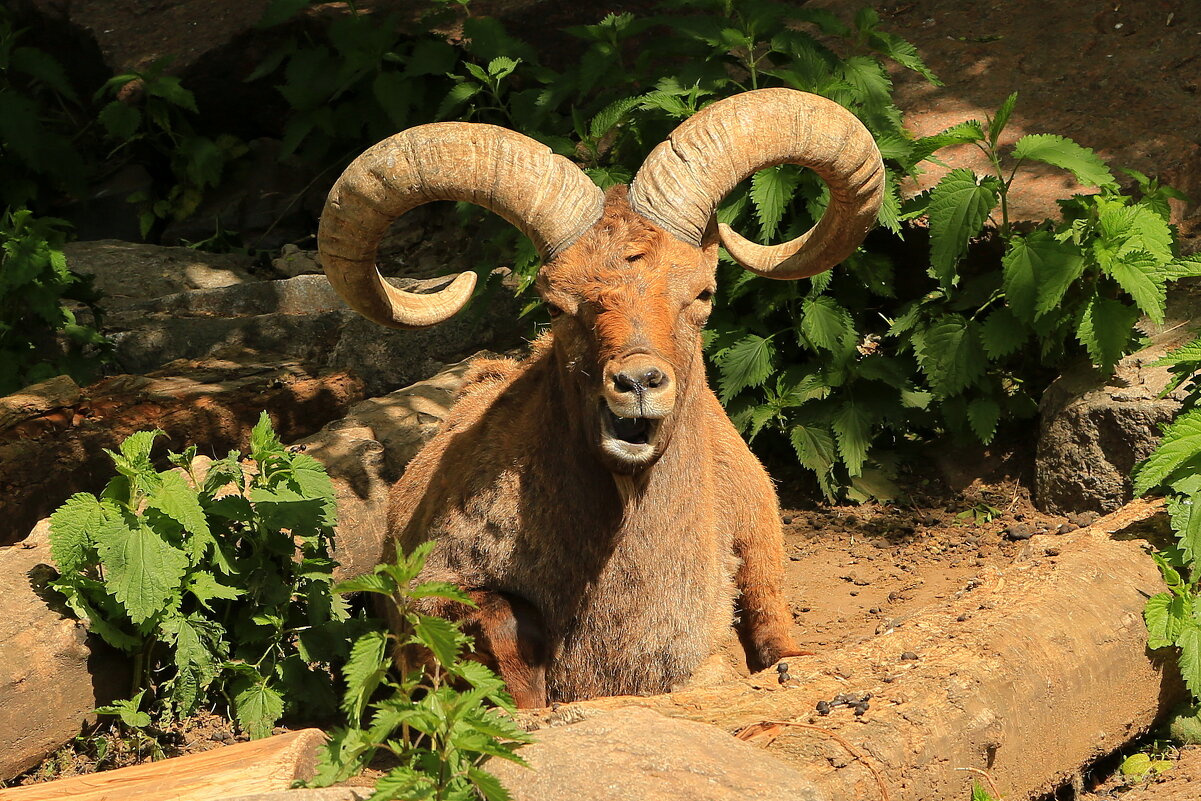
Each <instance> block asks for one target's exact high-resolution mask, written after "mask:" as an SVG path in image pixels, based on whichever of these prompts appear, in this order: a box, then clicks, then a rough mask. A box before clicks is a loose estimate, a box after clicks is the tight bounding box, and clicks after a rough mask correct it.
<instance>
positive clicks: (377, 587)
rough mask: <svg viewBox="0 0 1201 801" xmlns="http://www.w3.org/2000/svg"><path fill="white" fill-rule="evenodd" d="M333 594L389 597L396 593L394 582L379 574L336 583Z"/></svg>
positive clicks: (370, 574)
mask: <svg viewBox="0 0 1201 801" xmlns="http://www.w3.org/2000/svg"><path fill="white" fill-rule="evenodd" d="M334 592H338V593H347V592H374V593H377V594H379V595H391V594H392V593H394V592H396V582H394V581H392V580H391V579H390V578H389V577H388V576H385V575H383V574H380V573H366V574H364V575H362V576H355V577H354V578H352V579H347V580H346V581H340V582H338V583H337V584H336V585H334Z"/></svg>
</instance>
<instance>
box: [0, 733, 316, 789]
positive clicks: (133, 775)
mask: <svg viewBox="0 0 1201 801" xmlns="http://www.w3.org/2000/svg"><path fill="white" fill-rule="evenodd" d="M324 742H325V734H324V733H322V732H321V730H320V729H301V730H300V731H294V732H288V733H287V734H281V735H278V736H276V737H268V738H266V739H263V740H251V741H250V742H248V743H239V744H237V745H231V746H226V747H225V748H217V749H214V750H212V751H205V752H203V753H200V754H190V755H188V756H182V757H176V758H175V759H164V760H163V761H161V762H148V763H146V764H144V765H134V766H132V767H129V768H121V769H119V770H110V771H106V772H104V773H91V774H88V775H87V776H75V777H72V778H70V779H61V780H59V781H56V782H46V783H45V784H32V785H29V786H28V787H16V788H13V789H11V790H0V801H60V799H66V798H69V799H72V801H116V799H120V801H165V800H166V799H170V800H171V801H213V799H219V798H225V797H227V796H239V795H249V794H251V793H267V792H271V791H273V790H286V789H288V788H289V787H291V786H292V784H293V782H295V781H297V780H305V779H311V778H312V777H313V776H314V775H315V773H316V765H317V762H316V759H317V749H318V748H319V747H320V746H321V744H322V743H324Z"/></svg>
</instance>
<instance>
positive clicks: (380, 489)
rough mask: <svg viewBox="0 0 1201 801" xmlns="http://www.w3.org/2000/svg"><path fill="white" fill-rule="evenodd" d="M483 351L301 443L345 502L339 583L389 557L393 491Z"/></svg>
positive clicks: (342, 503)
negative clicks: (386, 535) (387, 542)
mask: <svg viewBox="0 0 1201 801" xmlns="http://www.w3.org/2000/svg"><path fill="white" fill-rule="evenodd" d="M486 355H491V354H488V353H486V352H481V353H477V354H475V355H473V356H472V357H471V358H469V359H465V360H464V361H461V362H459V363H457V364H451V365H447V366H446V367H445V368H443V369H442V370H441V371H439V372H438V373H437V374H435V375H434V376H432V377H430V378H428V379H426V380H424V381H418V382H417V383H416V384H413V385H412V386H408V387H405V388H404V389H398V390H396V391H395V392H392V393H389V394H388V395H385V396H384V397H382V398H370V399H368V400H365V401H363V402H362V403H359V404H357V405H356V406H354V407H353V408H352V409H351V410H350V412H349V414H347V415H346V417H344V418H342V419H340V420H335V421H334V422H332V423H330V424H328V425H327V426H325V428H323V429H321V431H319V432H317V433H316V434H313V435H312V436H310V437H306V438H305V439H302V440H300V441H299V442H297V443H296V446H297V447H300V448H303V449H304V450H305V452H307V453H308V454H309V455H310V456H313V457H314V458H316V459H318V460H320V461H321V462H322V463H323V464H324V465H325V468H326V470H327V471H328V472H329V475H330V479H331V480H332V481H333V484H334V492H335V494H336V496H337V500H338V536H337V546H336V548H337V550H336V553H335V554H334V556H335V557H336V558H337V560H338V565H339V567H338V578H339V579H342V578H349V577H351V576H357V575H360V574H362V573H366V572H368V571H370V570H371V569H372V568H373V567H374V566H375V565H376V564H377V563H378V562H379V561H380V558H381V557H387V556H391V554H385V553H383V538H384V533H385V531H386V528H387V515H388V492H389V490H390V489H391V487H392V484H394V483H395V482H396V480H397V479H398V478H400V475H401V473H403V472H404V468H405V465H407V464H408V463H409V461H410V460H411V459H412V458H413V457H414V456H416V455H417V452H418V451H419V450H421V447H422V446H423V445H424V444H425V443H426V442H428V441H429V440H430V438H431V437H433V436H434V434H436V433H437V432H438V428H439V426H441V424H442V420H444V419H445V418H446V414H447V412H449V411H450V407H451V406H452V405H453V404H454V400H455V396H456V394H457V393H458V391H459V389H460V388H461V387H462V386H463V376H464V375H465V374H466V372H467V370H468V369H469V368H470V366H471V362H472V361H474V360H475V359H477V358H479V357H481V356H486Z"/></svg>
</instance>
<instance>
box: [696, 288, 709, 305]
mask: <svg viewBox="0 0 1201 801" xmlns="http://www.w3.org/2000/svg"><path fill="white" fill-rule="evenodd" d="M696 299H697V300H699V301H700V302H701V303H708V302H709V301H711V300H713V290H712V289H702V290H701V292H700V294H699V295H697V296H696Z"/></svg>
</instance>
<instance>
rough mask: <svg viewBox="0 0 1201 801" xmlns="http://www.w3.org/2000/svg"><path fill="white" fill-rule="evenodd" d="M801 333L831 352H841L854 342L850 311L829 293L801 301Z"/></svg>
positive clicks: (816, 344)
mask: <svg viewBox="0 0 1201 801" xmlns="http://www.w3.org/2000/svg"><path fill="white" fill-rule="evenodd" d="M801 333H802V334H804V335H805V338H806V339H808V340H809V341H810V342H811V343H813V344H814V345H815V346H817V347H819V348H824V349H825V350H828V351H831V352H841V351H845V350H847V349H848V348H849V347H851V346H853V344H854V342H855V328H854V321H853V320H852V319H851V315H850V313H849V312H848V311H847V310H846V309H844V308H843V307H842V306H841V305H839V303H838V301H836V300H834V298H832V297H830V296H829V295H819V296H818V297H815V298H805V300H804V302H802V303H801Z"/></svg>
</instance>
